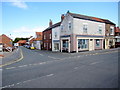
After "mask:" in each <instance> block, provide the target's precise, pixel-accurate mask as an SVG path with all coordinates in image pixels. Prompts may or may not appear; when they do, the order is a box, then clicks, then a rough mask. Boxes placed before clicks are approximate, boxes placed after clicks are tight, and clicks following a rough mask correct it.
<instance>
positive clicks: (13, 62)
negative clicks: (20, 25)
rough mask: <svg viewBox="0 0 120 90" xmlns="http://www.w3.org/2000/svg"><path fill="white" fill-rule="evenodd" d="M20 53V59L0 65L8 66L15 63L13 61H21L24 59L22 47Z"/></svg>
mask: <svg viewBox="0 0 120 90" xmlns="http://www.w3.org/2000/svg"><path fill="white" fill-rule="evenodd" d="M20 54H21V57H20V58H19V59H17V60H13V61H10V62H7V63H5V64H2V65H0V67H4V66H7V65H10V64H13V63H16V62H19V61H21V60H22V59H23V53H22V50H21V49H20Z"/></svg>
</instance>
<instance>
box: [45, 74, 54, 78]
mask: <svg viewBox="0 0 120 90" xmlns="http://www.w3.org/2000/svg"><path fill="white" fill-rule="evenodd" d="M53 75H54V74H49V75H46V76H47V77H50V76H53Z"/></svg>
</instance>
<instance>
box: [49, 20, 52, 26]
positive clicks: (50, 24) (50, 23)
mask: <svg viewBox="0 0 120 90" xmlns="http://www.w3.org/2000/svg"><path fill="white" fill-rule="evenodd" d="M50 26H52V20H51V19H50V22H49V27H50Z"/></svg>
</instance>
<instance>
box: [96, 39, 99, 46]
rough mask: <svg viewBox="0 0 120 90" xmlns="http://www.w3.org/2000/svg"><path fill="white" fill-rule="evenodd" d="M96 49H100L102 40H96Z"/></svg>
mask: <svg viewBox="0 0 120 90" xmlns="http://www.w3.org/2000/svg"><path fill="white" fill-rule="evenodd" d="M96 47H100V40H99V39H96Z"/></svg>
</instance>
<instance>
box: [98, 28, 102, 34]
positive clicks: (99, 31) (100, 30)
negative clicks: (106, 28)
mask: <svg viewBox="0 0 120 90" xmlns="http://www.w3.org/2000/svg"><path fill="white" fill-rule="evenodd" d="M98 33H99V34H102V27H101V26H99V27H98Z"/></svg>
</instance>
